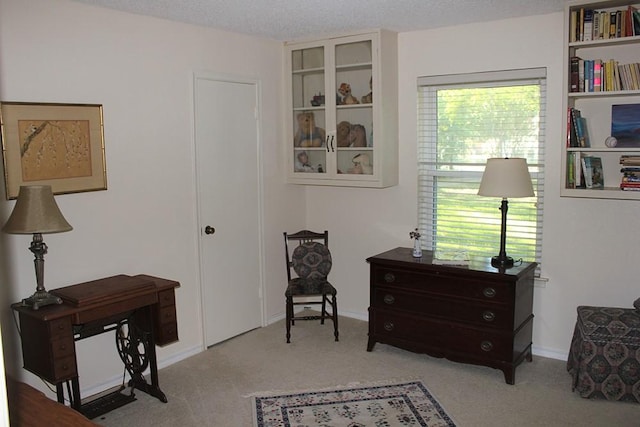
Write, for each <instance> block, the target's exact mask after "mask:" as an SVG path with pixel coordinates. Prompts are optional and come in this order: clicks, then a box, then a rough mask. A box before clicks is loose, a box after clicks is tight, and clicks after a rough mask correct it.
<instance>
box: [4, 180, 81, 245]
mask: <svg viewBox="0 0 640 427" xmlns="http://www.w3.org/2000/svg"><path fill="white" fill-rule="evenodd" d="M2 230H3V231H4V232H6V233H10V234H33V233H42V234H48V233H62V232H63V231H70V230H73V227H72V226H71V225H69V223H68V222H67V220H66V219H65V218H64V216H62V212H60V209H59V208H58V204H57V203H56V200H55V199H54V198H53V192H52V191H51V186H50V185H27V186H21V187H20V191H19V192H18V199H17V201H16V204H15V206H14V207H13V212H11V216H10V217H9V219H8V220H7V223H6V224H5V225H4V227H3V228H2Z"/></svg>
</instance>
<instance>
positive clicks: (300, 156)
mask: <svg viewBox="0 0 640 427" xmlns="http://www.w3.org/2000/svg"><path fill="white" fill-rule="evenodd" d="M324 62H325V61H324V47H323V46H318V47H310V48H305V49H298V50H293V51H291V65H292V67H291V68H292V70H291V84H292V88H291V93H292V97H293V99H292V105H293V120H292V122H291V123H292V124H293V141H292V144H293V150H292V153H293V169H294V172H295V173H315V174H325V173H327V154H328V146H327V132H326V128H327V127H326V124H327V116H326V104H325V95H326V94H325V68H324V67H325V63H324Z"/></svg>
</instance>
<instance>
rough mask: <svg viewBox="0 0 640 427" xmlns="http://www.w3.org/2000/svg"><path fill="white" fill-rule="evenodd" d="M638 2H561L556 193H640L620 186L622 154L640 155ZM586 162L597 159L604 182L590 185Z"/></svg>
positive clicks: (613, 195)
mask: <svg viewBox="0 0 640 427" xmlns="http://www.w3.org/2000/svg"><path fill="white" fill-rule="evenodd" d="M638 9H640V4H639V3H637V2H633V1H628V0H627V1H622V0H613V1H602V0H600V1H584V0H583V1H579V2H570V3H568V4H567V6H566V9H565V49H564V51H565V76H566V79H565V95H566V96H565V97H564V99H565V102H564V110H563V111H564V112H565V114H566V117H565V119H566V128H565V129H564V134H563V140H562V141H561V144H562V146H563V149H562V180H563V182H562V186H561V192H560V194H561V196H564V197H585V198H604V199H631V200H640V191H634V190H635V188H631V187H627V188H625V189H623V188H622V187H624V186H621V184H622V183H623V180H624V178H625V171H624V170H623V167H624V166H623V165H622V162H623V160H624V159H628V158H630V157H633V158H636V157H640V14H638ZM634 129H635V130H636V131H638V133H637V134H634V132H633V130H634ZM587 157H588V158H589V159H588V160H587V161H586V162H585V161H584V159H585V158H587ZM585 164H586V165H589V164H596V165H598V166H597V167H598V170H597V173H598V174H599V176H598V178H599V179H600V180H601V181H602V185H598V186H593V185H589V187H590V188H588V186H587V181H590V182H592V180H587V179H585V175H584V173H585V171H586V172H587V173H593V169H591V170H589V169H588V168H587V166H585Z"/></svg>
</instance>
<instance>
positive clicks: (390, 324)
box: [384, 322, 394, 331]
mask: <svg viewBox="0 0 640 427" xmlns="http://www.w3.org/2000/svg"><path fill="white" fill-rule="evenodd" d="M393 328H394V326H393V322H384V330H385V331H393Z"/></svg>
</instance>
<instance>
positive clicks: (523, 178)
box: [478, 158, 535, 198]
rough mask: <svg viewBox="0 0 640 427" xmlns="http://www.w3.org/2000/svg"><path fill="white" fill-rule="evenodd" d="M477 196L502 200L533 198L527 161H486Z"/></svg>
mask: <svg viewBox="0 0 640 427" xmlns="http://www.w3.org/2000/svg"><path fill="white" fill-rule="evenodd" d="M478 195H480V196H489V197H502V198H512V197H531V196H534V195H535V193H534V192H533V184H532V183H531V175H530V174H529V168H528V166H527V160H526V159H521V158H512V159H511V158H493V159H487V166H486V167H485V170H484V173H483V174H482V181H480V189H479V190H478Z"/></svg>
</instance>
